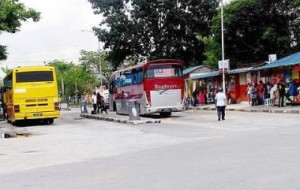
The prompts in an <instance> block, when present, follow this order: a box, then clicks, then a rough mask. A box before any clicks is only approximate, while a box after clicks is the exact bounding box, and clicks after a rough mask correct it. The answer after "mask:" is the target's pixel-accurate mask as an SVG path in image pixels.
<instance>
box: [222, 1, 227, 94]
mask: <svg viewBox="0 0 300 190" xmlns="http://www.w3.org/2000/svg"><path fill="white" fill-rule="evenodd" d="M223 6H224V4H223V0H221V33H222V66H223V67H222V78H223V93H224V94H225V92H226V90H225V68H224V66H225V64H224V59H225V54H224V20H223V14H224V13H223Z"/></svg>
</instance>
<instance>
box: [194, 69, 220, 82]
mask: <svg viewBox="0 0 300 190" xmlns="http://www.w3.org/2000/svg"><path fill="white" fill-rule="evenodd" d="M218 75H220V71H213V72H209V73H198V74H192V75H191V77H190V78H189V80H194V79H203V78H209V77H215V76H218Z"/></svg>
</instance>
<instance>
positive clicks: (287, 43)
mask: <svg viewBox="0 0 300 190" xmlns="http://www.w3.org/2000/svg"><path fill="white" fill-rule="evenodd" d="M299 5H300V1H299V0H272V1H270V0H234V1H232V2H231V3H229V4H228V5H226V6H225V7H224V27H225V29H224V36H225V39H224V40H225V43H224V44H225V57H226V58H227V59H230V60H231V62H237V63H249V62H255V61H261V60H266V59H267V58H268V55H269V54H272V53H276V54H277V55H278V56H279V57H281V56H284V55H286V54H290V53H292V52H295V51H299V50H300V44H299V40H300V38H299V32H298V29H299V26H300V25H299V22H300V21H299V17H300V14H299V13H300V12H299V11H300V7H299ZM220 28H221V26H220V14H218V15H216V16H215V17H214V19H213V26H212V33H213V34H214V36H215V39H216V42H218V43H219V44H221V29H220ZM219 59H220V58H219Z"/></svg>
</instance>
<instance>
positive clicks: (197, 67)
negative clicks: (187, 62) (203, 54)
mask: <svg viewBox="0 0 300 190" xmlns="http://www.w3.org/2000/svg"><path fill="white" fill-rule="evenodd" d="M201 67H203V65H198V66H194V67H190V68H187V69H184V70H183V75H186V74H189V73H190V72H193V71H195V70H197V69H199V68H201Z"/></svg>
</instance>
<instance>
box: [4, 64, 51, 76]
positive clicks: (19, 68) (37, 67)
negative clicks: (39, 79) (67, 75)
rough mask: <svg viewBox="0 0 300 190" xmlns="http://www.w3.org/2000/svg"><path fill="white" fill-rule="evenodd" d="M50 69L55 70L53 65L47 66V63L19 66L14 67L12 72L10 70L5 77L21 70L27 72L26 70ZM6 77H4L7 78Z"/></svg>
mask: <svg viewBox="0 0 300 190" xmlns="http://www.w3.org/2000/svg"><path fill="white" fill-rule="evenodd" d="M37 70H38V71H49V70H55V68H54V67H53V66H47V65H38V66H19V67H15V68H13V69H12V70H11V71H10V72H8V73H7V74H6V75H5V77H7V76H8V75H10V74H11V73H12V72H16V71H21V72H26V71H37ZM5 77H4V78H5Z"/></svg>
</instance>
